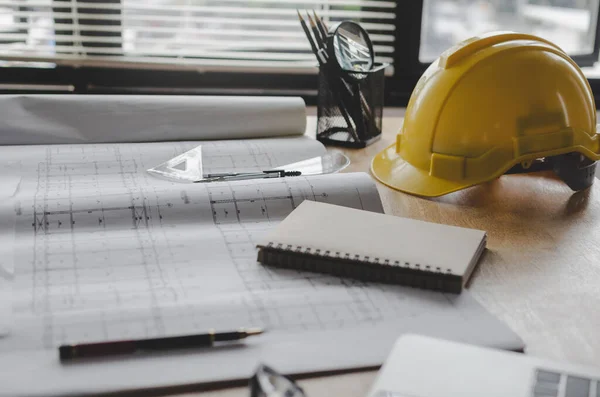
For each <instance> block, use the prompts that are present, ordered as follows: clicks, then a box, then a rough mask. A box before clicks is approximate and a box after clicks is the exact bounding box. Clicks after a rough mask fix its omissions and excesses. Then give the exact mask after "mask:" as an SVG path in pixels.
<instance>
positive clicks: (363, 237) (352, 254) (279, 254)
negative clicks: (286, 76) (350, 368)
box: [257, 200, 487, 293]
mask: <svg viewBox="0 0 600 397" xmlns="http://www.w3.org/2000/svg"><path fill="white" fill-rule="evenodd" d="M486 240H487V239H486V233H485V232H484V231H482V230H475V229H467V228H461V227H456V226H448V225H441V224H437V223H430V222H423V221H419V220H414V219H408V218H401V217H396V216H391V215H384V214H378V213H373V212H368V211H361V210H356V209H352V208H347V207H341V206H336V205H331V204H325V203H319V202H315V201H308V200H306V201H304V202H303V203H302V204H301V205H300V206H298V208H296V209H295V210H294V211H293V212H292V213H291V214H290V215H289V216H288V217H287V218H286V219H285V220H284V221H283V222H282V223H280V224H279V226H278V227H277V228H275V229H274V230H273V231H272V232H271V233H270V234H268V235H266V236H265V237H264V239H263V240H262V241H260V242H259V243H258V244H257V246H258V261H259V262H260V263H262V264H264V265H268V266H275V267H281V268H288V269H297V270H304V271H311V272H319V273H327V274H332V275H335V276H340V277H349V278H355V279H360V280H364V281H375V282H383V283H395V284H402V285H408V286H412V287H418V288H424V289H431V290H438V291H445V292H453V293H460V292H461V291H462V289H463V288H464V287H465V284H466V283H467V282H468V280H469V278H470V276H471V274H472V273H473V270H474V269H475V267H476V265H477V263H478V261H479V259H480V257H481V255H482V253H483V252H484V250H485V247H486Z"/></svg>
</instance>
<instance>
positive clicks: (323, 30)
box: [313, 10, 327, 46]
mask: <svg viewBox="0 0 600 397" xmlns="http://www.w3.org/2000/svg"><path fill="white" fill-rule="evenodd" d="M313 15H314V17H315V20H316V22H317V27H318V28H319V32H321V36H322V37H323V41H324V42H325V46H327V26H325V22H323V20H322V19H321V17H319V16H318V15H317V12H316V11H315V10H313Z"/></svg>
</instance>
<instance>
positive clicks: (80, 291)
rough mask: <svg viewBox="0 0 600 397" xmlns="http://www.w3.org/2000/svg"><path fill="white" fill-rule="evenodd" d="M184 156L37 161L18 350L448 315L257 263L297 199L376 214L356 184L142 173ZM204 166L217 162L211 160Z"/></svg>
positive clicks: (25, 219) (383, 289) (66, 156)
mask: <svg viewBox="0 0 600 397" xmlns="http://www.w3.org/2000/svg"><path fill="white" fill-rule="evenodd" d="M189 148H190V147H187V148H184V147H182V144H176V143H174V144H160V145H158V144H154V145H137V146H135V147H134V146H127V145H85V146H84V145H77V146H55V147H45V149H43V152H42V153H43V157H42V156H40V157H41V158H40V161H39V163H37V164H36V168H35V169H34V170H32V172H31V176H30V178H29V182H28V183H29V185H28V186H27V185H26V186H25V189H29V190H30V191H31V193H32V195H31V196H32V197H33V201H32V202H30V203H29V202H26V201H23V202H22V203H21V204H20V208H19V211H18V222H17V238H18V239H19V241H20V243H19V245H18V253H17V258H18V261H19V263H20V266H19V267H18V269H17V291H18V293H17V296H18V305H17V309H18V310H17V314H18V316H17V318H16V321H18V322H19V327H20V328H21V329H23V330H25V332H20V333H19V334H18V335H16V336H15V338H17V339H18V340H19V343H17V344H16V345H18V346H20V347H21V348H24V347H25V346H27V347H30V348H36V347H45V348H50V347H54V346H56V345H59V344H62V343H67V342H82V341H100V340H108V339H121V338H126V337H152V336H160V335H172V334H182V333H192V332H198V331H205V330H206V329H208V328H219V329H231V328H233V329H236V328H239V327H240V326H253V325H257V326H265V327H268V328H269V329H270V330H272V331H274V332H277V331H285V330H289V329H294V330H310V329H330V328H340V327H341V328H344V327H350V326H354V325H356V324H376V323H379V322H382V321H386V320H389V319H394V320H397V319H398V316H410V315H415V316H417V315H418V314H419V312H420V310H421V309H420V306H421V305H428V307H429V306H430V305H431V303H432V302H431V301H432V300H439V302H438V303H439V308H440V310H444V309H445V308H446V307H447V305H448V300H447V298H446V297H445V296H444V295H443V294H429V293H426V292H420V291H414V292H413V294H412V295H410V296H407V295H405V294H404V295H403V294H397V293H395V292H394V289H393V288H392V287H389V286H376V287H375V286H370V287H369V288H366V286H365V285H364V284H363V283H360V282H352V281H348V280H344V279H339V278H334V277H329V276H325V275H317V274H306V273H300V272H296V271H289V270H281V269H277V270H276V269H268V268H265V267H263V266H261V265H260V264H258V263H257V262H256V250H255V241H256V240H257V239H258V237H259V236H261V235H262V233H264V232H266V231H267V230H269V229H270V228H272V227H273V226H274V225H276V224H277V223H278V222H279V221H281V220H282V219H283V218H284V217H285V216H287V215H288V214H289V213H290V212H291V211H292V210H293V209H294V208H295V207H297V206H298V205H299V204H300V203H301V202H302V201H303V200H306V199H309V200H316V201H323V202H328V203H333V204H339V205H345V206H349V207H354V208H361V209H366V210H371V211H378V212H381V211H382V208H381V202H380V199H379V196H378V194H377V191H376V188H375V187H374V185H373V184H372V182H371V181H370V180H369V178H368V177H367V176H366V175H364V174H344V175H331V176H319V177H307V178H304V177H296V178H281V179H271V180H255V181H239V182H231V183H216V184H189V185H188V184H173V183H167V182H164V181H159V180H156V179H154V178H152V177H151V176H149V175H147V174H146V173H145V170H146V169H147V168H149V167H150V166H152V165H155V164H157V163H159V162H160V161H162V159H163V158H164V157H165V156H169V155H173V156H174V155H177V154H179V153H181V151H182V150H187V149H189ZM216 148H217V149H218V146H216ZM242 149H243V150H245V151H246V152H245V156H246V160H240V161H242V162H244V161H245V162H244V164H245V165H240V164H241V163H238V165H239V166H240V167H246V166H248V165H249V164H250V163H251V162H254V164H258V163H260V162H269V161H275V160H273V159H272V158H271V157H268V156H267V157H264V156H263V154H264V153H262V152H261V150H262V149H261V148H260V147H252V146H247V147H245V148H242ZM242 149H240V150H242ZM263 149H266V148H263ZM213 154H214V155H215V157H219V154H218V150H217V152H214V153H213ZM239 156H241V157H243V156H242V154H239ZM287 157H288V158H289V156H287ZM207 158H211V155H210V154H209V156H207ZM218 161H224V160H223V158H222V157H219V160H218ZM227 161H229V160H227ZM227 166H228V167H229V165H227ZM261 166H262V165H261ZM16 345H15V344H14V343H13V344H12V345H11V348H14V347H15V346H16ZM3 348H5V347H3V345H2V344H1V343H0V350H1V349H3Z"/></svg>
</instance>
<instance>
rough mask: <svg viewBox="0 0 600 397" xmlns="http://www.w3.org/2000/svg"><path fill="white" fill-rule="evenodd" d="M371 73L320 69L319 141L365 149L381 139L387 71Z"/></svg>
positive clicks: (329, 65) (375, 69) (377, 67)
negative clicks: (385, 74)
mask: <svg viewBox="0 0 600 397" xmlns="http://www.w3.org/2000/svg"><path fill="white" fill-rule="evenodd" d="M387 66H389V65H388V64H377V65H375V66H374V67H373V68H372V69H371V70H369V71H367V72H362V71H361V72H360V73H356V72H352V71H347V70H341V69H340V68H338V67H336V66H334V65H333V64H332V63H327V64H325V65H322V66H321V67H320V68H319V96H318V110H317V114H318V118H317V139H318V140H319V141H321V142H323V143H324V144H328V145H335V146H343V147H351V148H364V147H366V146H368V145H370V144H371V143H373V142H375V141H377V140H378V139H379V138H381V120H382V114H383V96H384V84H385V77H384V73H385V68H386V67H387Z"/></svg>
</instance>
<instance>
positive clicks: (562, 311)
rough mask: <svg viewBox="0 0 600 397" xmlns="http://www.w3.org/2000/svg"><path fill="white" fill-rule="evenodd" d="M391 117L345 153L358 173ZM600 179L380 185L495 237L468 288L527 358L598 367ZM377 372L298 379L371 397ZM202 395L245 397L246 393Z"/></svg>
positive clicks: (392, 125) (413, 208)
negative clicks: (420, 191) (584, 185)
mask: <svg viewBox="0 0 600 397" xmlns="http://www.w3.org/2000/svg"><path fill="white" fill-rule="evenodd" d="M384 115H385V118H384V125H383V130H384V133H383V138H382V140H381V141H379V142H377V143H376V144H373V145H372V146H370V147H368V148H367V149H364V150H346V151H345V152H346V154H348V155H349V156H350V158H351V159H352V165H351V167H350V170H349V171H350V172H352V171H365V172H368V170H369V167H370V162H371V158H372V157H373V156H374V155H375V154H376V153H378V152H379V151H380V150H382V149H383V148H384V147H386V146H388V145H390V144H391V143H393V142H394V141H395V134H396V132H397V130H398V128H399V126H400V124H401V121H402V111H401V110H400V109H386V112H385V113H384ZM310 124H314V119H311V120H309V125H310ZM599 182H600V181H596V183H595V184H594V186H592V188H591V189H589V190H587V191H584V192H580V193H576V194H573V192H572V191H571V190H570V189H569V188H568V187H567V186H566V185H564V184H563V183H562V182H560V181H559V180H557V179H556V178H553V177H552V175H551V174H543V175H538V176H530V175H511V176H505V177H502V178H500V179H498V180H496V181H494V182H490V183H487V184H485V185H480V186H476V187H473V188H471V189H467V190H464V191H462V192H457V193H453V194H450V195H447V196H443V197H441V198H437V199H422V198H417V197H413V196H410V195H407V194H404V193H400V192H396V191H394V190H391V189H389V188H387V187H385V186H383V185H381V184H378V187H379V191H380V193H381V196H382V199H383V203H384V208H385V211H386V213H388V214H394V215H398V216H405V217H410V218H417V219H422V220H427V221H433V222H440V223H447V224H452V225H459V226H467V227H474V228H479V229H483V230H486V231H487V232H488V237H489V241H488V248H489V250H488V252H487V253H486V255H485V256H484V258H483V260H482V262H481V263H480V265H479V268H478V270H477V271H476V272H475V274H474V277H473V279H472V282H471V283H470V286H469V289H470V291H471V292H472V293H474V295H475V297H476V298H477V299H478V300H479V301H480V302H481V303H482V304H483V305H484V306H485V307H486V308H487V309H488V310H489V311H490V312H492V313H493V314H495V315H496V316H498V317H499V318H501V319H502V320H504V321H505V322H506V323H507V324H508V325H509V326H510V327H511V328H512V329H513V330H515V331H516V332H517V333H518V334H519V335H520V336H521V337H522V338H523V340H524V341H525V344H526V345H527V354H531V355H536V356H540V357H547V358H553V359H566V360H570V361H573V362H576V363H581V364H589V365H596V366H599V367H600V183H599ZM375 374H376V372H361V373H355V374H349V375H343V376H333V377H327V378H318V379H311V380H306V381H302V382H300V383H301V385H302V386H303V387H304V388H305V390H306V392H307V396H308V397H329V396H344V397H364V396H365V394H366V392H367V391H368V389H369V387H370V385H371V383H372V381H373V379H374V377H375ZM202 395H203V396H206V397H242V396H247V395H248V390H247V389H246V388H237V389H229V390H222V391H215V392H210V393H204V394H202ZM186 396H188V397H191V396H192V395H190V394H188V395H186Z"/></svg>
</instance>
